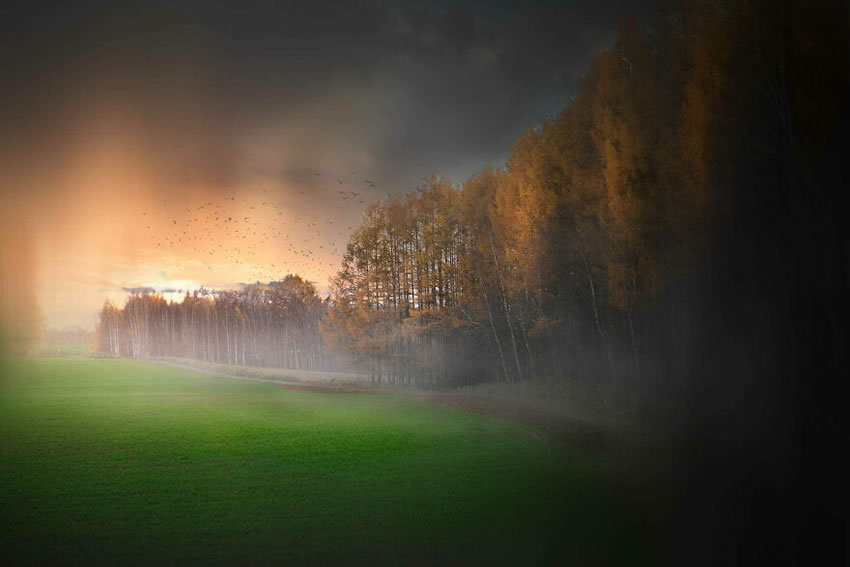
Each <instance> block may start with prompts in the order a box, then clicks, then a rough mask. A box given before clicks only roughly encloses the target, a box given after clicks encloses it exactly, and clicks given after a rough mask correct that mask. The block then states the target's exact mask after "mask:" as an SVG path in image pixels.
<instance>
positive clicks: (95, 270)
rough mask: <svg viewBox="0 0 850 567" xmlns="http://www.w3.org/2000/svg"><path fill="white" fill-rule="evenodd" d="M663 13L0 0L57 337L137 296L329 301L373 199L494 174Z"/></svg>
mask: <svg viewBox="0 0 850 567" xmlns="http://www.w3.org/2000/svg"><path fill="white" fill-rule="evenodd" d="M653 5H654V2H652V1H649V0H597V1H595V2H499V1H477V2H476V1H470V2H385V1H378V0H374V1H373V0H362V1H357V2H345V3H342V2H333V3H331V2H323V1H312V2H232V3H220V4H219V3H212V2H179V1H178V2H157V1H150V2H140V3H133V2H123V3H122V2H74V3H71V2H12V3H4V6H3V7H2V8H0V76H2V79H0V124H2V128H0V195H2V204H3V208H4V210H5V212H6V213H7V214H11V215H13V216H14V217H15V218H16V219H19V220H20V222H21V223H22V226H26V227H28V229H29V232H30V234H31V235H32V244H33V245H32V249H33V251H34V252H33V254H34V255H35V258H34V265H35V266H36V269H35V274H34V279H35V282H34V285H35V286H36V288H37V292H38V297H39V301H40V303H41V306H42V309H43V311H44V315H45V318H46V322H47V325H48V326H49V327H55V328H61V327H66V326H71V325H80V326H83V327H87V328H92V327H93V326H94V324H95V322H96V319H97V312H98V310H99V308H100V307H101V305H102V304H103V302H104V300H105V299H107V298H109V299H111V300H112V301H114V302H116V303H118V304H121V303H123V300H124V298H125V297H126V294H127V290H131V289H134V288H140V287H149V288H153V289H155V290H157V291H163V290H181V289H184V290H185V289H194V288H197V287H199V286H205V287H206V288H209V289H221V288H232V287H236V286H238V284H239V283H240V282H254V281H257V280H260V281H269V280H273V279H281V278H282V277H283V276H284V275H286V274H287V273H290V272H294V273H298V274H300V275H302V276H303V277H305V278H306V279H308V280H310V281H313V282H315V284H316V286H317V288H318V289H319V290H320V292H322V293H327V291H328V288H329V285H328V281H329V279H330V277H332V275H333V274H334V273H335V271H336V270H337V269H338V268H339V265H340V262H341V259H342V254H343V251H344V248H345V244H346V242H347V238H348V236H349V235H350V233H351V232H352V230H353V229H355V228H356V227H357V225H358V224H359V222H360V219H361V218H362V215H363V213H364V211H365V210H366V207H367V206H368V205H369V203H371V202H373V201H375V200H378V199H382V198H385V197H387V196H390V195H403V194H405V193H406V192H408V191H410V190H412V189H415V188H416V187H417V186H418V185H419V184H420V183H422V179H423V178H427V177H429V176H430V175H432V174H436V175H439V176H444V177H446V178H448V179H450V180H451V181H452V182H453V183H462V182H463V181H464V180H465V179H466V177H468V176H469V175H471V174H472V173H474V172H476V171H479V170H481V169H483V168H485V167H487V166H493V167H500V166H502V165H503V164H504V160H505V158H506V157H507V155H508V152H509V150H510V146H511V143H512V141H513V140H514V139H515V138H516V137H517V136H518V135H519V134H521V133H522V132H523V131H524V130H525V129H526V128H528V127H530V126H533V125H534V124H536V123H539V122H540V121H541V120H545V119H547V118H551V117H553V116H555V115H556V114H557V113H558V111H559V110H560V109H561V108H563V106H564V105H565V104H567V103H568V101H569V100H570V97H571V95H572V93H573V92H574V90H575V88H576V86H577V84H578V81H579V79H580V78H581V76H582V74H583V73H584V72H586V71H587V69H588V66H589V64H590V62H591V60H592V58H593V56H594V55H595V54H596V53H598V52H599V51H601V50H603V49H605V48H607V47H609V46H610V45H611V44H612V43H613V40H614V37H615V33H616V28H617V21H618V19H619V16H620V15H621V14H622V13H624V12H630V13H633V14H636V15H637V16H638V17H646V15H647V14H649V13H651V9H652V6H653ZM176 295H179V293H178V294H176Z"/></svg>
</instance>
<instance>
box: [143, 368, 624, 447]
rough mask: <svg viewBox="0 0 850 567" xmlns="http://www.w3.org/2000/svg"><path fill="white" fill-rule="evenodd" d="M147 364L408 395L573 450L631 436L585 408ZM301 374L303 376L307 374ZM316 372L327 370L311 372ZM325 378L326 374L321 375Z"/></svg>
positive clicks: (317, 388)
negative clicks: (527, 430)
mask: <svg viewBox="0 0 850 567" xmlns="http://www.w3.org/2000/svg"><path fill="white" fill-rule="evenodd" d="M148 362H153V363H155V364H161V365H163V366H170V367H172V368H180V369H182V370H189V371H192V372H198V373H200V374H206V375H209V376H218V377H221V378H229V379H231V380H244V381H252V382H267V383H271V384H278V385H280V386H282V387H284V388H286V389H290V390H299V391H307V392H317V393H325V394H329V393H336V394H355V393H357V394H394V395H405V396H410V397H414V398H416V399H420V400H422V401H425V402H426V403H429V404H432V405H435V406H438V407H446V408H451V409H457V410H461V411H467V412H471V413H478V414H482V415H487V416H491V417H496V418H500V419H507V420H510V421H514V422H517V423H520V424H523V425H527V426H530V427H532V428H533V429H535V430H537V431H538V432H540V433H541V434H543V435H544V436H546V437H550V438H553V439H558V440H561V441H565V442H567V443H569V444H571V445H573V446H575V447H577V448H580V449H583V450H585V451H589V452H592V453H595V454H611V453H612V452H616V453H621V452H622V451H623V450H624V447H628V446H631V445H632V444H633V443H634V439H633V438H632V436H631V435H630V434H629V427H628V424H626V423H622V422H617V421H615V420H611V419H607V418H605V417H603V416H597V415H592V414H588V413H587V412H586V411H584V412H582V411H578V410H575V411H570V410H569V409H567V408H566V407H565V406H559V405H554V406H553V405H552V404H547V405H544V404H542V403H538V402H536V401H534V400H509V399H503V398H497V397H487V396H477V395H471V394H466V393H460V392H454V391H437V392H434V391H425V390H407V389H386V388H379V387H375V386H371V385H369V384H362V383H330V382H328V381H327V379H326V380H325V381H324V382H310V381H307V380H287V379H286V376H285V374H286V373H283V372H282V373H281V375H280V376H279V377H261V376H245V375H237V374H227V373H222V372H221V371H220V370H219V369H215V368H204V367H201V366H196V365H193V364H191V363H183V362H176V361H172V360H162V359H149V360H148ZM302 374H305V376H306V377H307V378H309V373H302ZM316 374H317V375H323V374H330V373H316ZM325 378H326V377H325Z"/></svg>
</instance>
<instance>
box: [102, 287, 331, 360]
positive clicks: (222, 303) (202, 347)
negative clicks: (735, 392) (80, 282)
mask: <svg viewBox="0 0 850 567" xmlns="http://www.w3.org/2000/svg"><path fill="white" fill-rule="evenodd" d="M326 311H327V304H326V302H324V301H323V300H322V299H321V298H320V297H319V296H318V295H317V294H316V289H315V287H314V286H313V284H311V283H310V282H307V281H304V280H303V279H302V278H301V277H299V276H293V275H290V276H287V277H286V278H284V279H283V280H281V281H279V282H271V283H269V284H259V283H258V284H252V285H247V286H244V287H243V288H242V289H241V290H227V291H216V292H203V291H202V292H200V293H199V292H198V291H195V292H193V293H191V294H190V293H187V294H186V296H185V298H184V299H183V301H181V302H173V301H172V302H169V301H166V300H165V298H163V297H162V296H161V295H159V294H156V293H134V294H132V295H130V297H129V298H128V299H127V301H126V303H125V305H124V306H123V308H119V307H117V306H115V305H113V304H112V303H110V302H109V301H107V302H106V303H105V304H104V306H103V309H102V310H101V312H100V318H99V322H98V325H97V330H96V334H95V336H96V338H95V341H96V346H97V349H98V350H99V351H101V352H104V353H108V354H111V355H114V356H127V357H131V358H143V357H149V356H175V357H182V358H192V359H196V360H203V361H209V362H218V363H224V364H234V365H243V366H244V365H248V366H267V367H279V368H292V369H310V370H319V369H325V368H327V364H326V362H325V360H326V359H325V357H324V355H323V353H322V337H321V334H320V333H319V325H318V323H319V321H320V320H321V318H322V317H323V316H324V314H325V312H326Z"/></svg>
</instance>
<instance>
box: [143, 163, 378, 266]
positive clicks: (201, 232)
mask: <svg viewBox="0 0 850 567" xmlns="http://www.w3.org/2000/svg"><path fill="white" fill-rule="evenodd" d="M356 173H357V172H352V175H356ZM314 175H315V176H317V177H320V176H321V175H322V174H321V172H319V171H315V172H314ZM335 178H336V182H337V184H336V190H335V193H336V196H334V194H333V192H332V191H330V190H328V188H327V187H321V186H320V185H318V184H316V185H313V190H310V193H311V195H310V196H311V197H314V198H316V199H318V200H319V202H318V203H317V202H315V201H314V202H307V203H305V202H303V199H302V198H300V197H295V196H294V194H293V193H292V192H291V191H279V192H276V191H273V190H269V189H263V190H262V192H255V193H252V194H250V195H249V194H237V193H235V192H233V191H227V192H225V194H224V195H219V196H217V197H215V198H213V199H209V198H208V199H207V200H205V201H204V202H202V203H200V204H198V205H197V206H192V207H189V208H188V209H185V212H184V210H183V209H182V208H181V210H180V213H179V214H177V211H175V207H174V204H173V203H172V204H171V205H169V200H168V198H167V197H166V198H163V199H161V203H160V204H159V207H158V209H159V210H151V211H142V213H141V214H142V216H143V217H146V218H147V221H148V222H146V223H145V224H146V227H147V230H148V232H149V237H150V239H151V243H152V244H154V243H155V244H156V247H157V248H160V249H168V250H170V251H173V252H174V255H175V256H177V257H186V256H189V257H190V259H191V260H193V261H196V262H202V263H203V264H204V265H205V267H206V268H207V270H208V272H211V274H210V275H211V276H213V277H216V279H218V280H220V281H233V280H232V278H233V277H234V276H238V277H239V278H243V277H244V276H246V275H247V276H248V278H249V279H248V281H255V280H256V281H273V280H276V279H280V278H281V277H283V276H284V275H286V274H288V273H299V274H301V275H302V276H308V275H309V276H313V277H321V276H323V275H330V274H332V273H333V271H334V269H335V268H338V267H339V253H340V251H341V249H343V248H344V246H345V242H346V240H347V238H348V237H349V236H350V234H351V231H352V229H353V225H354V224H355V222H354V221H349V222H346V221H345V220H343V219H344V218H345V217H348V218H349V219H350V218H351V213H352V212H359V211H360V210H362V209H361V207H363V206H365V204H366V203H367V202H371V201H373V200H375V199H377V198H379V197H380V195H379V194H378V192H377V187H378V186H377V184H376V183H375V182H374V181H372V180H370V179H363V181H362V183H360V182H357V187H356V189H357V190H348V188H347V187H346V188H345V190H343V189H341V187H342V186H344V185H350V184H351V183H352V181H350V179H351V178H350V177H341V176H335ZM307 191H308V190H298V191H297V194H298V195H305V194H306V193H307ZM314 191H315V192H314ZM386 195H389V194H388V193H386ZM328 199H332V202H331V204H330V205H329V204H328ZM293 201H294V202H293ZM333 201H335V202H333ZM163 219H167V221H165V222H163ZM163 225H164V226H165V228H164V229H163ZM187 250H188V251H189V252H191V253H190V254H187ZM328 253H330V254H328ZM329 260H330V261H329ZM178 267H182V266H178Z"/></svg>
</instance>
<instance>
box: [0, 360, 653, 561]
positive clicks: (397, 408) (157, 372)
mask: <svg viewBox="0 0 850 567" xmlns="http://www.w3.org/2000/svg"><path fill="white" fill-rule="evenodd" d="M2 364H3V366H2V369H0V561H2V563H3V564H5V565H8V564H10V563H11V564H14V563H27V564H29V563H45V562H46V563H75V564H89V563H122V564H127V563H133V564H141V563H145V564H150V563H157V564H162V563H167V564H186V563H193V564H197V563H204V564H210V563H214V564H234V563H236V564H262V563H275V564H280V563H285V564H316V563H322V564H326V563H332V564H350V563H362V564H367V563H368V564H372V563H374V562H379V563H387V564H389V563H392V564H434V563H441V564H445V563H458V564H459V563H469V562H475V563H489V564H493V563H504V564H533V563H553V564H562V563H564V562H565V561H569V560H571V559H573V560H576V561H577V562H578V563H579V564H597V563H608V562H611V561H615V560H617V558H619V559H621V560H627V561H628V562H630V563H631V562H633V561H634V562H640V561H639V560H640V559H641V558H642V557H643V554H642V552H641V551H640V550H639V549H638V538H637V537H635V536H634V530H632V529H628V527H627V526H626V523H625V522H624V521H622V520H621V518H622V517H624V516H623V514H622V510H621V509H620V500H619V499H618V498H617V496H616V495H617V492H616V491H615V490H614V489H613V488H612V487H613V484H612V482H611V480H610V478H609V476H608V475H607V474H606V473H605V470H604V468H603V467H602V466H601V465H599V464H597V463H595V462H594V461H593V460H592V459H590V458H587V457H584V456H582V455H581V454H579V453H577V452H576V451H574V450H572V449H571V448H570V447H568V446H565V445H562V444H558V443H555V442H553V441H550V440H547V439H545V438H543V437H541V436H540V435H538V434H536V432H534V431H533V430H531V429H528V428H525V427H523V426H520V425H517V424H514V423H510V422H507V421H500V420H497V419H493V418H488V417H485V416H480V415H474V414H468V413H464V412H460V411H455V410H449V409H444V408H440V407H434V406H430V405H427V404H425V403H424V402H422V401H419V400H416V399H415V398H413V397H407V396H402V395H398V396H395V395H393V396H390V395H383V394H382V395H377V394H375V395H372V394H322V393H312V392H302V391H293V390H286V389H284V388H281V387H280V386H278V385H275V384H268V383H255V382H245V381H235V380H229V379H225V378H218V377H214V376H208V375H202V374H197V373H193V372H190V371H184V370H179V369H173V368H166V367H162V366H158V365H155V364H152V363H145V362H136V361H128V360H90V359H68V358H64V359H63V358H30V359H7V360H5V361H2Z"/></svg>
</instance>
